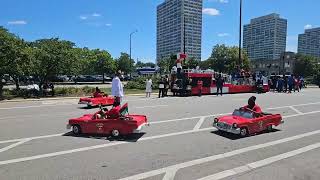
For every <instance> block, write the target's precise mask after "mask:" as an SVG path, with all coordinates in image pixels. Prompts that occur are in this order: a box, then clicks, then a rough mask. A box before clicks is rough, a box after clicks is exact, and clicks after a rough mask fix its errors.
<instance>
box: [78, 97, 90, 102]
mask: <svg viewBox="0 0 320 180" xmlns="http://www.w3.org/2000/svg"><path fill="white" fill-rule="evenodd" d="M79 101H87V102H90V101H91V98H89V97H82V98H80V100H79Z"/></svg>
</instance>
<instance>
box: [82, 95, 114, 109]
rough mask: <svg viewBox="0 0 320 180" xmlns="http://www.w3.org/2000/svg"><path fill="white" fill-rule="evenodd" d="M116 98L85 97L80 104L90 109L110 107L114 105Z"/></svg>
mask: <svg viewBox="0 0 320 180" xmlns="http://www.w3.org/2000/svg"><path fill="white" fill-rule="evenodd" d="M113 103H114V98H113V97H111V96H103V97H83V98H80V100H79V103H78V104H86V105H87V106H88V107H95V106H99V105H101V106H110V105H113Z"/></svg>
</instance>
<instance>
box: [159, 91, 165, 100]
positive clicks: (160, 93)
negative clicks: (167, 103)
mask: <svg viewBox="0 0 320 180" xmlns="http://www.w3.org/2000/svg"><path fill="white" fill-rule="evenodd" d="M164 91H165V90H164V89H159V98H161V97H164Z"/></svg>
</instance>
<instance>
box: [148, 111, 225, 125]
mask: <svg viewBox="0 0 320 180" xmlns="http://www.w3.org/2000/svg"><path fill="white" fill-rule="evenodd" d="M228 114H230V113H222V114H212V115H206V116H195V117H188V118H180V119H171V120H164V121H153V122H150V123H149V124H161V123H168V122H176V121H186V120H190V119H198V118H207V117H214V116H223V115H228Z"/></svg>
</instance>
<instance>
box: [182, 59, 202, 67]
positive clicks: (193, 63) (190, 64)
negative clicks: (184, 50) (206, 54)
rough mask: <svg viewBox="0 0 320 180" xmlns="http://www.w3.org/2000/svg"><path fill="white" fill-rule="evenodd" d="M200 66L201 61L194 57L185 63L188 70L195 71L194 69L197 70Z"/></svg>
mask: <svg viewBox="0 0 320 180" xmlns="http://www.w3.org/2000/svg"><path fill="white" fill-rule="evenodd" d="M198 65H199V61H197V60H195V58H194V57H191V58H188V59H187V60H186V61H185V66H186V67H187V68H191V69H194V68H196V67H197V66H198Z"/></svg>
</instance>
